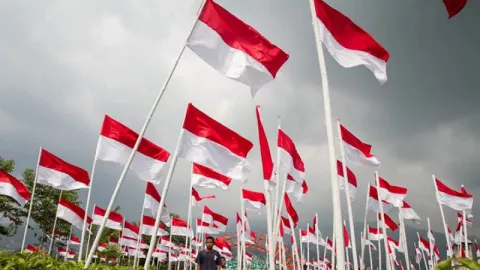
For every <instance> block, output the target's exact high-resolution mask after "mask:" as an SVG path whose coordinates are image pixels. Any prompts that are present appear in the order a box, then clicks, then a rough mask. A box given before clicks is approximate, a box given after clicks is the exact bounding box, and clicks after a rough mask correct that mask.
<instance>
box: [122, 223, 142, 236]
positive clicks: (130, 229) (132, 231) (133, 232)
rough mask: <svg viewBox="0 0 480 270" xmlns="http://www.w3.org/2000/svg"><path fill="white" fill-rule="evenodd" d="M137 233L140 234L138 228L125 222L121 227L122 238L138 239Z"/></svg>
mask: <svg viewBox="0 0 480 270" xmlns="http://www.w3.org/2000/svg"><path fill="white" fill-rule="evenodd" d="M139 233H140V228H138V226H136V225H133V224H132V223H130V222H128V221H126V220H125V224H124V226H123V231H122V235H123V236H128V237H132V238H138V234H139Z"/></svg>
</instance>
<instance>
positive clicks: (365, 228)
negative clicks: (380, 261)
mask: <svg viewBox="0 0 480 270" xmlns="http://www.w3.org/2000/svg"><path fill="white" fill-rule="evenodd" d="M343 174H344V175H345V172H343ZM369 199H370V183H368V185H367V199H366V200H365V201H366V202H365V216H364V218H363V233H364V237H365V239H367V216H368V200H369ZM379 199H380V198H379ZM380 203H382V202H381V201H380ZM360 256H361V263H362V264H363V265H365V259H364V258H365V245H364V244H362V248H361V255H360ZM372 270H373V269H372Z"/></svg>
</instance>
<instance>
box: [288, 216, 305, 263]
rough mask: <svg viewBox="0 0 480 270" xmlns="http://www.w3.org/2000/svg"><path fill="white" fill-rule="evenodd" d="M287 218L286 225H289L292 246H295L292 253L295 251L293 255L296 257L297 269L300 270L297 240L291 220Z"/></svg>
mask: <svg viewBox="0 0 480 270" xmlns="http://www.w3.org/2000/svg"><path fill="white" fill-rule="evenodd" d="M287 216H288V223H290V231H291V234H292V238H293V245H294V246H295V248H294V251H295V254H296V257H297V268H298V269H302V267H301V266H300V264H301V263H300V260H301V258H300V254H298V246H297V240H296V237H295V228H293V220H292V218H291V217H290V215H287ZM300 251H301V250H300Z"/></svg>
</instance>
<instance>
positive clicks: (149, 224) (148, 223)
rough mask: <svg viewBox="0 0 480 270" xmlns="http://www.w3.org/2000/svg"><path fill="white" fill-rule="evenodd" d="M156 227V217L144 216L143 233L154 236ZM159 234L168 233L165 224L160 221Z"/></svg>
mask: <svg viewBox="0 0 480 270" xmlns="http://www.w3.org/2000/svg"><path fill="white" fill-rule="evenodd" d="M154 229H155V219H154V218H153V217H149V216H143V217H142V228H141V234H143V235H150V236H152V235H153V234H154V231H155V230H154ZM157 235H158V236H164V235H168V231H167V228H166V227H165V225H164V224H162V223H160V225H159V226H158V230H157Z"/></svg>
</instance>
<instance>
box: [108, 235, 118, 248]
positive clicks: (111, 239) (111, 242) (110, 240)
mask: <svg viewBox="0 0 480 270" xmlns="http://www.w3.org/2000/svg"><path fill="white" fill-rule="evenodd" d="M108 245H109V246H114V245H118V238H117V237H115V236H112V235H110V237H109V238H108Z"/></svg>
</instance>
